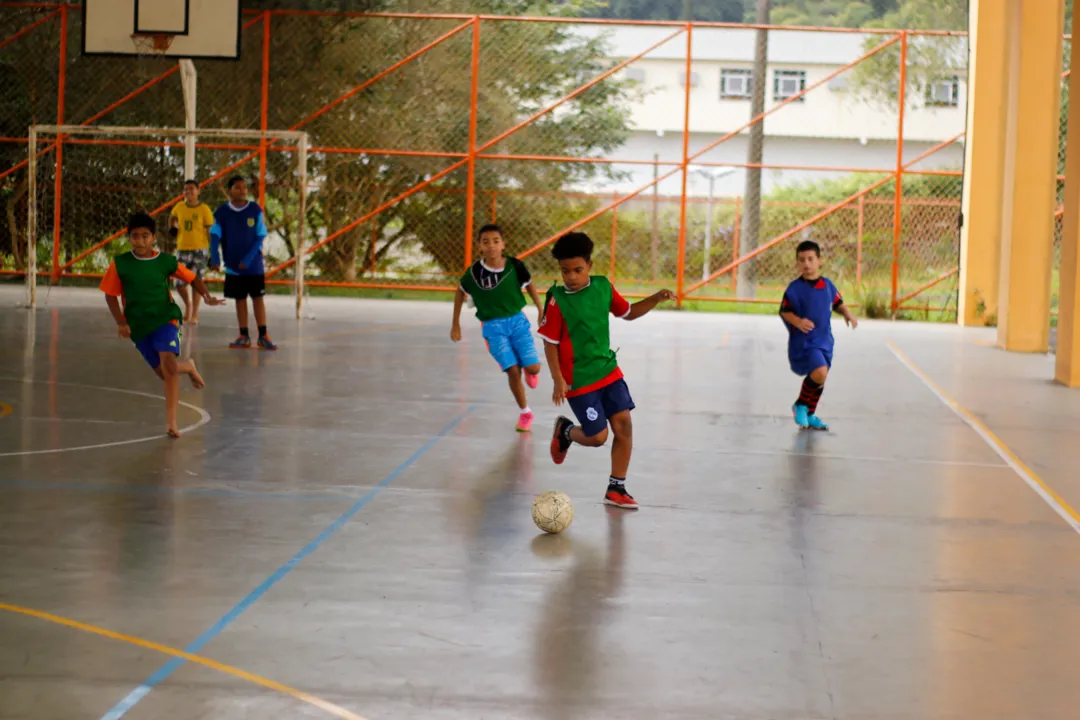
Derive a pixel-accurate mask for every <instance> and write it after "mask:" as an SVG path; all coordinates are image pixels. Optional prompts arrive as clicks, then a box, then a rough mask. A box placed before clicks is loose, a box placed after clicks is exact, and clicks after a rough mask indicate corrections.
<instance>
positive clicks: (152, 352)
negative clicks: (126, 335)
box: [135, 323, 180, 370]
mask: <svg viewBox="0 0 1080 720" xmlns="http://www.w3.org/2000/svg"><path fill="white" fill-rule="evenodd" d="M135 347H137V348H138V349H139V352H141V353H142V356H143V359H145V360H146V363H147V364H148V365H149V366H150V369H151V370H157V369H158V366H159V365H161V355H160V353H163V352H171V353H172V354H173V355H176V356H177V357H179V356H180V327H179V326H178V325H173V324H172V323H169V324H167V325H162V326H161V327H159V328H158V329H157V330H155V331H154V332H152V333H150V334H149V335H147V336H146V337H144V338H143V339H142V340H140V341H139V342H137V343H135Z"/></svg>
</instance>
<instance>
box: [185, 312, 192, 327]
mask: <svg viewBox="0 0 1080 720" xmlns="http://www.w3.org/2000/svg"><path fill="white" fill-rule="evenodd" d="M189 322H191V314H190V313H186V312H185V313H184V324H185V325H186V324H187V323H189Z"/></svg>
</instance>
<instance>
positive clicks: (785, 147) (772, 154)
mask: <svg viewBox="0 0 1080 720" xmlns="http://www.w3.org/2000/svg"><path fill="white" fill-rule="evenodd" d="M765 128H766V133H767V136H766V138H765V155H764V164H767V165H804V166H806V165H809V166H824V167H841V168H852V169H862V170H880V171H884V172H892V171H893V170H894V169H895V167H896V142H895V140H893V141H886V140H871V141H868V142H867V143H866V144H865V145H863V144H862V143H861V142H860V141H858V140H852V139H847V140H841V139H824V138H799V137H783V136H773V135H772V128H771V127H770V126H769V125H768V124H766V126H765ZM718 137H720V136H719V135H714V134H707V133H694V134H692V135H691V137H690V151H691V153H693V152H694V151H695V150H696V149H699V148H702V147H704V146H705V145H707V144H708V143H710V142H712V141H714V140H716V139H717V138H718ZM748 142H749V137H748V136H747V135H745V134H742V135H737V136H735V137H733V138H731V139H730V140H728V141H727V142H724V143H722V144H721V145H719V146H718V147H716V148H714V149H713V150H711V151H709V152H708V153H707V154H706V155H704V156H702V158H701V160H702V161H705V162H710V163H714V162H715V163H745V162H746V152H747V145H748ZM936 144H937V143H936V142H929V141H910V140H908V141H906V142H905V144H904V157H905V159H906V160H912V159H914V158H915V157H916V156H918V155H920V154H922V153H923V152H924V151H926V150H928V149H930V148H931V147H933V146H934V145H936ZM656 153H658V154H659V155H660V159H661V161H665V160H666V161H670V162H679V161H681V159H682V134H681V133H679V132H675V133H665V134H664V135H663V137H658V136H657V135H656V133H655V132H636V133H633V134H632V135H631V137H630V139H629V140H628V141H627V142H626V144H625V145H623V146H622V147H621V148H619V149H618V150H617V151H615V152H614V153H612V155H611V156H612V157H613V158H615V159H623V160H645V161H649V162H651V161H652V160H653V156H654V154H656ZM963 163H964V149H963V145H962V144H960V143H953V144H952V145H950V146H949V147H947V148H945V149H943V150H941V151H939V152H937V153H935V154H934V155H932V156H931V157H930V158H927V159H926V160H925V161H923V162H921V163H919V165H918V167H917V168H916V169H924V170H926V169H950V170H952V169H956V170H959V169H961V167H962V166H963ZM614 167H615V169H616V170H619V171H624V172H628V173H630V175H631V177H630V178H629V179H628V180H623V181H619V182H617V183H603V184H600V183H594V184H591V185H589V186H588V190H590V191H602V192H616V191H618V192H628V191H630V190H634V189H636V188H638V187H640V186H642V185H644V184H645V183H647V182H649V181H651V180H652V178H653V168H652V166H641V165H629V164H618V165H615V166H614ZM669 170H671V167H661V168H660V174H661V175H662V174H664V173H665V172H667V171H669ZM848 174H849V172H848V171H847V170H846V169H842V170H834V171H814V170H772V169H766V170H763V171H762V192H765V193H768V192H770V191H771V190H772V189H773V188H775V187H777V186H779V185H789V184H792V183H797V182H806V181H811V182H813V181H820V180H822V179H825V178H836V177H843V176H845V175H848ZM681 182H682V180H681V176H680V174H678V173H676V174H675V175H674V176H673V177H671V178H669V179H668V180H665V181H662V182H661V183H660V193H661V194H670V195H678V194H679V192H680V191H681ZM745 183H746V174H745V170H743V169H741V168H739V169H736V171H735V172H734V173H733V174H731V175H728V176H726V177H723V178H719V179H718V180H717V181H716V184H715V194H716V196H718V197H722V196H728V197H734V196H739V195H742V194H743V188H744V185H745ZM648 192H650V193H651V192H652V190H651V189H650V190H649V191H648ZM687 192H688V193H689V194H691V195H699V196H703V195H705V194H706V193H707V192H708V181H707V180H705V179H704V178H701V177H699V176H696V175H694V174H691V181H690V183H689V185H688V187H687Z"/></svg>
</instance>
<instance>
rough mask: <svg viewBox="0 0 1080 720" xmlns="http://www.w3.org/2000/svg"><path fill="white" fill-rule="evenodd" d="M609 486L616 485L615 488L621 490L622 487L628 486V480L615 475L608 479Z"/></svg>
mask: <svg viewBox="0 0 1080 720" xmlns="http://www.w3.org/2000/svg"><path fill="white" fill-rule="evenodd" d="M608 485H614V486H615V487H620V488H621V487H623V486H625V485H626V478H617V477H615V476H614V475H612V476H611V477H610V478H609V479H608Z"/></svg>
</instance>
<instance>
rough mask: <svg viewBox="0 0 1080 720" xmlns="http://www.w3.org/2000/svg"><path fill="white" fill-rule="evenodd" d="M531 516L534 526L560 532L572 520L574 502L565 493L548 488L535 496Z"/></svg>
mask: <svg viewBox="0 0 1080 720" xmlns="http://www.w3.org/2000/svg"><path fill="white" fill-rule="evenodd" d="M532 518H533V522H534V523H536V527H538V528H540V529H541V530H543V531H544V532H546V533H552V534H555V533H561V532H562V531H563V530H565V529H566V528H568V527H570V523H571V522H573V520H574V504H573V503H571V502H570V498H569V497H567V496H566V493H561V492H559V491H558V490H549V491H548V492H546V493H542V494H540V495H537V496H536V499H535V500H533V505H532Z"/></svg>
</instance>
